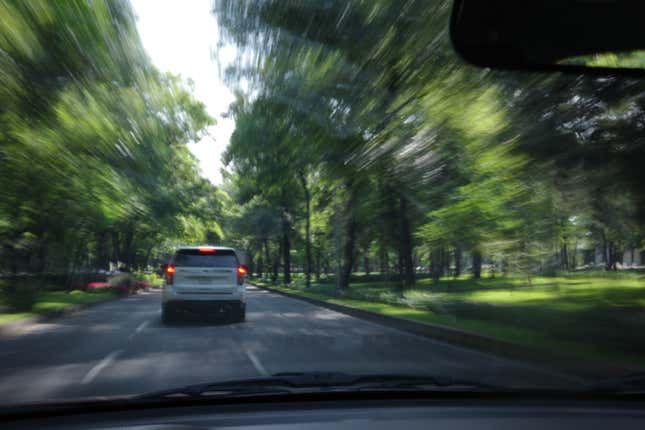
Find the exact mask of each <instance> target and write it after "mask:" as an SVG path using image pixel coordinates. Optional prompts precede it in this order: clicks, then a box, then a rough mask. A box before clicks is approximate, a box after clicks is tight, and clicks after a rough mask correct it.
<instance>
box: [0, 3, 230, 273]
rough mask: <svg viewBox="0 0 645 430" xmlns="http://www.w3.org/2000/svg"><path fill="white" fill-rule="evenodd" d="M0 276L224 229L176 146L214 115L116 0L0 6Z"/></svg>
mask: <svg viewBox="0 0 645 430" xmlns="http://www.w3.org/2000/svg"><path fill="white" fill-rule="evenodd" d="M0 11H1V13H2V16H3V20H2V23H1V24H0V51H1V54H0V79H1V81H2V88H1V90H0V91H2V94H1V97H0V98H1V99H2V101H0V272H19V271H29V272H43V271H55V272H70V271H71V272H77V271H79V270H85V271H90V270H95V269H109V268H110V264H111V265H112V267H113V268H114V267H116V266H117V265H120V266H127V267H130V268H134V267H145V266H146V265H148V264H152V263H153V262H154V261H156V260H157V259H160V258H163V255H164V253H165V252H166V251H167V249H168V248H169V247H170V246H171V244H174V243H178V242H189V243H194V242H203V241H205V239H206V238H209V237H215V238H219V237H222V236H223V232H222V229H221V227H220V225H219V224H220V220H221V208H220V206H219V199H220V196H219V195H218V190H217V189H216V188H215V187H214V186H213V185H211V184H210V183H209V182H208V181H206V180H205V179H203V178H201V177H200V174H199V169H198V167H197V161H196V159H195V158H194V157H193V156H192V155H191V154H190V152H189V151H188V149H187V147H186V146H185V145H184V144H185V143H187V142H190V141H198V140H199V139H200V138H201V136H202V135H203V134H204V130H205V127H207V126H209V125H211V124H213V122H214V121H213V119H212V118H210V117H209V116H208V115H207V113H206V111H205V107H204V105H203V104H202V103H201V102H198V101H197V100H195V99H194V97H193V96H192V95H191V91H192V90H191V87H190V85H189V84H188V83H187V82H185V81H183V80H181V79H180V78H178V77H175V76H171V75H164V74H161V73H159V72H158V71H156V70H155V69H154V68H153V67H152V66H151V65H150V64H149V62H148V60H147V58H146V56H145V54H144V51H143V48H142V46H141V43H140V40H139V37H138V34H137V32H136V25H135V19H134V15H133V13H132V10H131V8H130V5H129V3H127V2H124V1H116V2H113V1H96V2H92V3H91V4H90V3H88V2H85V1H81V0H78V1H76V0H73V1H66V2H38V1H33V2H19V3H15V2H1V3H0Z"/></svg>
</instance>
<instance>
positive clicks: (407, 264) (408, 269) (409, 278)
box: [399, 196, 415, 287]
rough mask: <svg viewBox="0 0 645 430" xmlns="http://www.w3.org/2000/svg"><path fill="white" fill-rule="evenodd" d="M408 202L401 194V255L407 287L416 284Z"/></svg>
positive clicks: (404, 281)
mask: <svg viewBox="0 0 645 430" xmlns="http://www.w3.org/2000/svg"><path fill="white" fill-rule="evenodd" d="M407 209H408V202H407V200H406V198H405V197H404V196H399V220H400V222H401V257H402V263H403V269H404V270H403V271H404V277H403V284H404V286H405V287H412V286H414V281H415V276H414V264H413V261H412V232H411V231H410V220H409V219H408V214H407V212H408V211H407Z"/></svg>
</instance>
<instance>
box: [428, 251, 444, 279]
mask: <svg viewBox="0 0 645 430" xmlns="http://www.w3.org/2000/svg"><path fill="white" fill-rule="evenodd" d="M441 256H442V252H441V248H439V247H438V246H435V247H434V248H432V250H431V251H430V276H432V279H433V280H434V282H439V280H440V279H441V275H443V273H442V269H443V262H442V261H441Z"/></svg>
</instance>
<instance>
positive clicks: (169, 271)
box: [163, 264, 177, 285]
mask: <svg viewBox="0 0 645 430" xmlns="http://www.w3.org/2000/svg"><path fill="white" fill-rule="evenodd" d="M176 271H177V269H175V266H173V265H172V264H169V265H167V266H166V270H164V274H163V277H164V279H165V280H166V285H172V283H173V281H174V280H175V272H176Z"/></svg>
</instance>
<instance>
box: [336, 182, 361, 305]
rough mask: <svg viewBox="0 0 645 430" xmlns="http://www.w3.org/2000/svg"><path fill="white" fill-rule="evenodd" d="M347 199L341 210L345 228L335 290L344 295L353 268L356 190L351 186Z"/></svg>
mask: <svg viewBox="0 0 645 430" xmlns="http://www.w3.org/2000/svg"><path fill="white" fill-rule="evenodd" d="M348 188H349V197H348V199H347V201H346V202H345V207H344V210H343V212H344V213H343V215H344V216H343V220H342V221H343V224H344V227H345V235H344V236H345V237H344V241H341V243H342V246H341V250H342V255H341V261H340V265H339V274H338V278H337V284H336V290H337V292H338V293H339V294H340V295H344V294H345V293H346V292H347V289H348V288H349V278H350V276H351V274H352V267H354V247H355V242H356V219H355V218H354V202H355V201H356V197H357V196H356V190H355V189H354V187H353V186H352V185H349V186H348Z"/></svg>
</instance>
